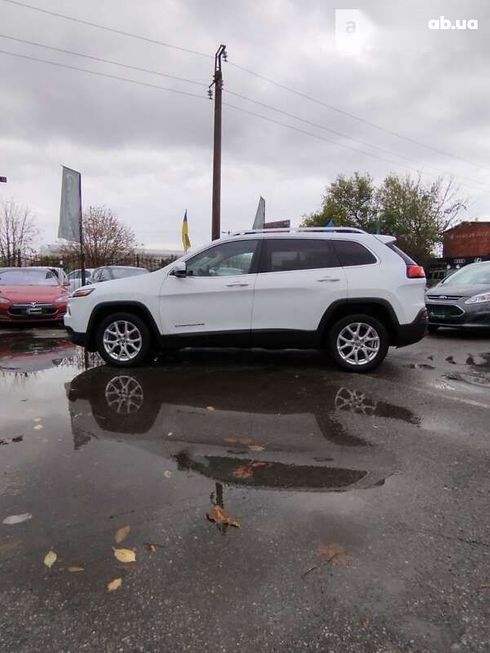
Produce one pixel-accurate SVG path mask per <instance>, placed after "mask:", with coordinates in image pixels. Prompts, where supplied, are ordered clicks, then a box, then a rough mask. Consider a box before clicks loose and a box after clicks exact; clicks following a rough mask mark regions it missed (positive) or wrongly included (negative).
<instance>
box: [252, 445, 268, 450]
mask: <svg viewBox="0 0 490 653" xmlns="http://www.w3.org/2000/svg"><path fill="white" fill-rule="evenodd" d="M264 449H265V447H263V446H262V445H261V444H251V445H250V446H249V450H250V451H264Z"/></svg>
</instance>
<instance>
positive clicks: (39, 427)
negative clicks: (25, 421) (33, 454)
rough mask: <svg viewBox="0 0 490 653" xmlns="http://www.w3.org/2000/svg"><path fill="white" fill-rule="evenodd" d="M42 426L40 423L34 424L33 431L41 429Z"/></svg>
mask: <svg viewBox="0 0 490 653" xmlns="http://www.w3.org/2000/svg"><path fill="white" fill-rule="evenodd" d="M42 428H43V425H42V424H36V426H35V427H34V430H35V431H39V430H40V429H42Z"/></svg>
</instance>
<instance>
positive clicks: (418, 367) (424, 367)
mask: <svg viewBox="0 0 490 653" xmlns="http://www.w3.org/2000/svg"><path fill="white" fill-rule="evenodd" d="M429 358H430V357H429ZM403 367H405V368H407V369H410V370H435V369H436V368H435V366H434V365H429V363H408V365H403Z"/></svg>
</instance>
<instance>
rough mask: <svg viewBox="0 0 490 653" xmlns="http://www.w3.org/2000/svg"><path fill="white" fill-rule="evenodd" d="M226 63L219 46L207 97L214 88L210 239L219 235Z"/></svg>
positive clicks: (222, 47)
mask: <svg viewBox="0 0 490 653" xmlns="http://www.w3.org/2000/svg"><path fill="white" fill-rule="evenodd" d="M222 59H224V60H225V61H226V46H225V45H220V46H219V48H218V49H217V50H216V54H215V55H214V75H213V81H212V82H211V84H210V86H209V97H210V98H212V97H213V92H212V90H211V89H212V87H213V86H214V146H213V209H212V217H211V238H212V240H216V239H217V238H219V237H220V234H221V106H222V95H223V73H222V70H221V60H222Z"/></svg>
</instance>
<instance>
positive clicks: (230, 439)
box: [225, 438, 238, 444]
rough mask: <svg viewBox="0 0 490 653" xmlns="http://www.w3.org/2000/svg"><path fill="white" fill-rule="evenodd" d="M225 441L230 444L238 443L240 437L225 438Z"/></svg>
mask: <svg viewBox="0 0 490 653" xmlns="http://www.w3.org/2000/svg"><path fill="white" fill-rule="evenodd" d="M225 442H228V444H236V443H237V442H238V438H225Z"/></svg>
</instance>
